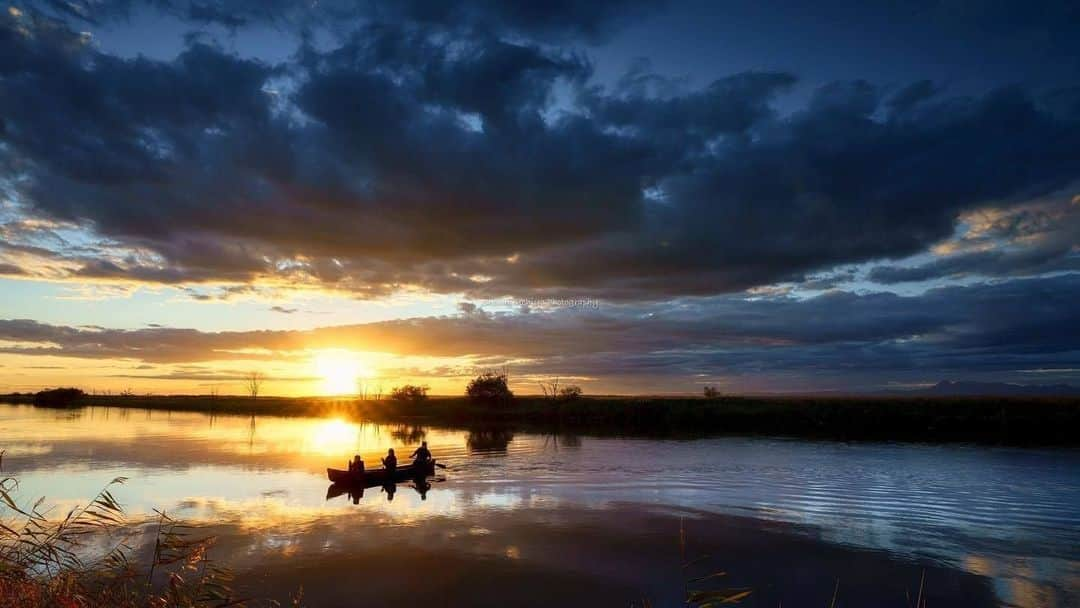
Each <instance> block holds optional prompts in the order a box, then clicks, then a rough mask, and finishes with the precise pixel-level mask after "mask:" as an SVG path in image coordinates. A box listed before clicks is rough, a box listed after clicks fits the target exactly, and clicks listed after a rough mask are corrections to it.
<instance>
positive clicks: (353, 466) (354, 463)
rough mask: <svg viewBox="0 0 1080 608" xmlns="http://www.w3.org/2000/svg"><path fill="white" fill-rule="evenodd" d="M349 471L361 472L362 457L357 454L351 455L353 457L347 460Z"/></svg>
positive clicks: (362, 466) (362, 470)
mask: <svg viewBox="0 0 1080 608" xmlns="http://www.w3.org/2000/svg"><path fill="white" fill-rule="evenodd" d="M349 472H350V473H363V472H364V459H363V458H361V457H360V455H359V454H357V455H356V456H353V459H352V460H351V461H350V462H349Z"/></svg>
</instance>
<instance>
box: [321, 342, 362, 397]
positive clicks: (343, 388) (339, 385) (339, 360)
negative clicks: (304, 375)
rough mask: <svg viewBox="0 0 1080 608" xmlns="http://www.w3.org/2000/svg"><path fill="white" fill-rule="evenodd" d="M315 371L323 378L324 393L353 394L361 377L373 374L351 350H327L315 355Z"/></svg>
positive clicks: (322, 391)
mask: <svg viewBox="0 0 1080 608" xmlns="http://www.w3.org/2000/svg"><path fill="white" fill-rule="evenodd" d="M315 373H316V375H318V376H319V378H321V382H320V385H319V390H320V392H321V393H322V394H323V395H328V396H332V395H352V394H355V393H356V392H357V383H358V382H359V381H360V379H361V378H366V377H368V376H370V375H371V371H370V370H368V369H367V367H366V366H365V365H364V363H363V362H362V361H361V360H360V358H359V357H357V356H356V355H355V354H354V353H351V352H349V351H326V352H322V353H319V354H318V355H316V356H315Z"/></svg>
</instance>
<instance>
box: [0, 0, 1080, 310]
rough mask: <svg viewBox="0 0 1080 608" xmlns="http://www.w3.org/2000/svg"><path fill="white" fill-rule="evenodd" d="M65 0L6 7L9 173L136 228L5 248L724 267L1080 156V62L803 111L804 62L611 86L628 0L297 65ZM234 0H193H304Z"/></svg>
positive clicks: (835, 261)
mask: <svg viewBox="0 0 1080 608" xmlns="http://www.w3.org/2000/svg"><path fill="white" fill-rule="evenodd" d="M56 6H60V7H61V8H63V10H61V11H59V12H57V10H54V11H53V12H51V13H50V12H47V11H45V12H42V11H37V10H33V9H27V10H25V11H21V12H20V11H16V10H12V11H9V12H7V13H5V14H4V15H2V16H0V49H2V51H3V52H2V54H0V55H2V57H3V59H0V115H2V116H3V117H4V118H3V120H4V122H3V128H2V132H0V137H2V142H3V143H2V145H0V180H2V182H3V183H4V184H5V185H6V189H7V190H8V192H9V193H10V194H11V195H12V199H13V201H14V202H13V206H12V208H11V211H10V213H11V214H14V215H15V216H16V217H17V218H19V219H20V220H21V221H23V222H24V223H25V222H26V221H27V220H28V219H30V220H33V222H34V225H35V226H36V227H38V229H39V228H40V226H41V225H42V224H45V225H49V226H54V227H66V228H68V229H79V230H83V231H87V232H89V233H90V234H92V235H94V237H95V238H99V239H104V240H105V242H107V243H108V245H107V246H105V247H98V248H97V249H96V250H94V251H86V250H81V251H73V250H72V249H71V248H63V247H56V246H45V247H40V242H37V241H34V240H33V238H32V235H30V236H27V234H26V232H25V231H21V230H20V229H19V226H20V224H17V223H9V224H8V226H7V232H8V233H9V235H10V238H9V245H8V247H10V244H11V243H12V242H14V243H18V242H19V241H18V239H20V238H23V239H24V240H25V242H24V243H23V244H24V245H29V244H34V245H37V246H39V249H38V251H37V252H36V253H37V255H33V254H31V253H27V252H25V251H24V252H23V254H22V255H21V257H20V256H16V255H15V254H13V253H8V254H6V256H5V257H6V259H5V260H4V266H2V267H0V269H2V270H3V271H4V273H5V274H9V275H18V274H28V273H29V274H33V273H39V274H40V273H46V274H47V273H52V274H51V275H50V276H53V277H55V276H67V277H81V278H83V279H87V280H91V279H113V280H130V281H138V282H148V283H159V284H174V285H178V284H184V285H187V284H194V283H205V282H224V283H251V282H258V281H264V282H276V283H289V284H306V285H313V286H318V287H326V288H333V289H341V290H345V291H348V292H350V293H354V294H357V295H361V296H370V295H382V294H386V293H389V292H391V291H394V290H397V289H401V288H421V289H426V290H431V291H435V292H443V293H466V294H469V295H473V296H499V295H507V294H516V295H521V294H527V293H537V292H543V293H561V292H567V293H574V294H578V295H592V296H596V297H601V298H608V299H639V300H640V299H656V298H663V297H671V296H679V295H712V294H719V293H726V292H734V291H739V290H743V289H747V288H752V287H756V286H762V285H769V284H772V283H775V282H779V281H791V280H799V279H800V278H801V277H803V276H805V275H807V274H810V273H814V272H817V271H822V270H828V269H830V268H833V267H837V266H840V265H844V264H853V263H860V262H866V261H872V260H879V259H885V258H902V257H906V256H909V255H913V254H917V253H919V252H922V251H925V250H927V249H928V248H929V247H931V246H933V245H934V244H937V243H940V242H942V241H943V240H945V239H947V238H949V237H950V236H951V235H952V234H953V232H954V229H955V227H956V225H957V221H958V219H959V218H960V217H961V216H962V215H963V214H964V213H967V212H971V211H972V210H976V209H986V208H993V209H1009V208H1010V207H1012V206H1014V205H1019V204H1023V203H1026V202H1028V201H1030V200H1032V199H1033V198H1037V197H1040V196H1045V195H1048V194H1050V193H1053V192H1058V191H1061V190H1062V189H1065V188H1068V187H1069V186H1070V184H1072V183H1073V181H1074V180H1075V179H1076V178H1077V176H1080V157H1078V156H1077V155H1076V153H1075V150H1077V149H1080V89H1077V88H1071V89H1070V88H1067V87H1060V88H1057V89H1054V90H1025V89H1022V88H1017V87H1005V88H1000V89H997V90H992V91H989V92H987V93H985V94H981V95H977V96H965V97H961V96H955V95H950V94H948V93H947V92H945V91H943V90H941V88H940V87H938V86H936V85H934V84H932V83H929V82H916V83H912V84H911V85H910V86H907V87H904V88H900V89H896V88H895V87H891V86H880V85H876V84H873V83H870V82H866V81H851V82H834V83H829V84H826V85H824V86H821V87H820V88H818V89H817V90H816V91H814V92H813V94H812V95H811V96H810V98H809V100H808V101H807V102H806V103H805V104H804V105H803V106H802V107H799V108H797V109H795V110H794V111H784V112H781V111H780V110H779V109H778V107H779V106H778V99H780V98H781V97H782V96H784V95H786V94H787V93H788V92H790V91H791V90H792V87H793V86H795V85H796V84H797V82H798V75H797V74H792V73H787V72H745V73H739V74H733V75H731V76H727V77H723V78H719V79H716V80H714V81H713V82H711V83H709V84H707V85H706V86H704V87H701V88H687V87H685V86H682V85H680V84H678V83H676V82H673V81H671V80H669V79H666V78H664V77H662V76H661V75H658V74H654V73H651V72H650V71H648V69H647V68H644V67H640V66H639V67H638V68H637V69H634V70H631V72H630V73H628V74H626V75H625V77H623V78H622V79H621V80H619V81H618V82H617V83H615V84H613V85H609V86H600V85H597V84H596V82H595V79H594V78H593V66H592V64H591V63H590V61H589V60H588V59H587V58H586V56H585V55H582V54H580V53H579V52H578V51H577V50H576V48H575V46H574V41H575V40H576V41H582V40H588V39H590V38H589V37H590V36H596V35H600V34H601V33H602V32H604V31H605V30H606V29H607V28H608V27H613V26H614V24H615V23H616V22H617V21H618V19H614V17H615V16H617V15H619V11H617V10H616V9H615V8H614V5H613V4H608V3H595V4H592V3H590V4H589V7H590V8H587V9H586V8H576V5H575V6H571V5H566V6H563V5H562V4H559V5H558V6H557V8H551V9H543V10H540V9H536V10H534V9H531V8H530V7H529V6H526V5H525V4H520V5H519V4H515V3H511V4H506V5H504V4H502V3H487V2H474V3H467V4H463V5H460V6H459V7H458V8H455V9H445V10H444V9H439V8H438V6H439V5H438V4H430V5H429V4H428V3H422V2H411V3H404V4H400V5H398V4H395V5H393V6H394V7H395V8H384V10H383V11H382V12H379V11H376V12H373V13H368V14H365V15H363V16H356V15H354V17H356V20H355V22H354V23H355V24H356V25H355V27H354V28H351V29H349V31H347V32H343V33H340V35H339V36H338V37H336V38H334V39H333V40H334V41H333V42H332V43H330V44H318V45H317V44H314V43H313V42H311V41H310V40H309V39H308V38H306V37H303V36H301V37H299V38H297V43H296V44H297V47H296V52H295V54H294V55H293V56H292V58H291V59H289V60H287V61H285V62H282V63H274V64H269V63H266V62H263V61H261V60H259V59H258V58H255V57H242V56H240V55H237V54H235V53H233V52H229V51H225V50H223V49H222V48H221V47H220V46H218V45H216V44H214V43H213V42H207V41H204V40H202V39H201V38H200V37H197V36H196V37H193V38H191V39H190V41H189V43H188V44H187V46H186V47H185V48H184V50H183V51H182V52H181V53H180V54H179V55H178V56H176V57H175V58H173V59H169V60H157V59H151V58H147V57H136V58H128V57H120V56H115V55H110V54H108V53H105V52H103V51H101V50H100V49H99V48H98V47H97V46H96V45H95V43H94V41H93V40H92V39H91V38H88V37H87V36H86V35H84V34H80V33H78V32H77V29H76V28H75V26H74V25H73V23H72V21H71V18H70V15H71V14H81V15H83V16H84V17H85V19H86V20H90V21H93V19H94V18H95V17H94V14H91V13H92V11H91V6H90V5H89V4H87V5H82V4H78V3H75V4H64V5H56ZM185 6H187V5H185ZM259 6H260V7H262V6H263V4H262V3H259ZM530 6H531V5H530ZM95 7H96V8H94V9H93V10H94V11H96V13H95V14H97V15H99V16H101V15H104V16H105V17H109V16H112V15H123V14H127V13H128V12H130V11H131V6H130V5H129V3H127V2H121V3H109V4H108V5H107V7H111V8H106V7H104V6H97V5H96V3H95ZM53 8H54V9H55V7H53ZM228 8H229V10H228V11H226V5H225V4H221V5H218V4H215V3H202V4H191V5H190V11H189V12H188V13H186V14H181V13H176V9H175V8H174V9H172V10H173V12H174V13H176V14H178V15H180V16H181V17H183V18H184V19H187V20H192V21H200V20H205V21H212V22H215V23H224V24H226V25H229V26H230V27H243V26H245V25H246V24H248V23H250V22H252V21H255V20H269V21H289V22H291V23H296V22H298V21H302V19H300V18H299V17H298V16H296V15H295V14H294V7H293V5H290V4H288V3H270V4H268V5H266V8H265V10H261V9H260V10H256V7H255V6H254V5H252V6H248V5H245V4H240V5H231V4H230V5H229V7H228ZM642 8H643V10H644V7H642ZM334 10H344V8H342V7H335V6H334V5H333V4H332V3H331V5H330V6H329V7H324V9H323V12H324V14H334ZM72 11H74V12H72ZM57 14H62V15H68V16H69V18H68V19H66V20H65V19H61V18H57V17H55V15H57ZM361 17H363V18H361ZM1075 236H1076V232H1075V230H1074V231H1073V232H1071V233H1070V234H1069V238H1074V239H1075ZM0 253H2V252H0ZM1065 253H1068V252H1067V251H1066V252H1065ZM1025 255H1026V254H1025ZM1058 257H1060V255H1059V256H1058ZM967 261H968V262H970V263H973V264H976V265H980V266H981V265H982V264H983V263H984V260H983V259H982V258H979V257H969V258H967ZM962 263H963V262H952V261H951V262H949V265H955V264H962ZM985 263H986V264H988V265H993V264H995V263H1005V264H1009V263H1011V262H1001V261H1000V260H996V258H995V260H990V261H988V262H985ZM1023 266H1024V264H1019V266H1017V265H1016V264H1014V267H1023ZM1035 267H1036V268H1038V267H1039V265H1038V264H1035ZM947 272H951V271H950V270H948V269H934V268H928V269H924V270H923V271H920V272H915V271H910V270H907V271H896V270H889V269H883V270H881V271H879V272H878V273H877V274H876V275H875V278H876V279H880V280H881V281H883V282H889V283H891V282H896V281H904V280H910V279H911V278H912V277H918V276H928V277H929V276H937V275H941V274H944V273H947ZM905 273H906V274H905ZM912 273H914V274H912ZM991 274H997V273H996V272H991Z"/></svg>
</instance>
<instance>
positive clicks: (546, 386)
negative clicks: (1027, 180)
mask: <svg viewBox="0 0 1080 608" xmlns="http://www.w3.org/2000/svg"><path fill="white" fill-rule="evenodd" d="M537 384H539V385H540V390H541V391H543V392H544V397H546V398H547V399H548V400H550V401H555V399H556V398H557V397H558V396H559V377H558V376H555V379H553V380H548V381H547V382H538V383H537Z"/></svg>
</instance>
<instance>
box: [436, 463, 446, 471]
mask: <svg viewBox="0 0 1080 608" xmlns="http://www.w3.org/2000/svg"><path fill="white" fill-rule="evenodd" d="M435 466H437V467H439V468H440V469H445V468H446V465H445V464H443V463H441V462H436V463H435Z"/></svg>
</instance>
